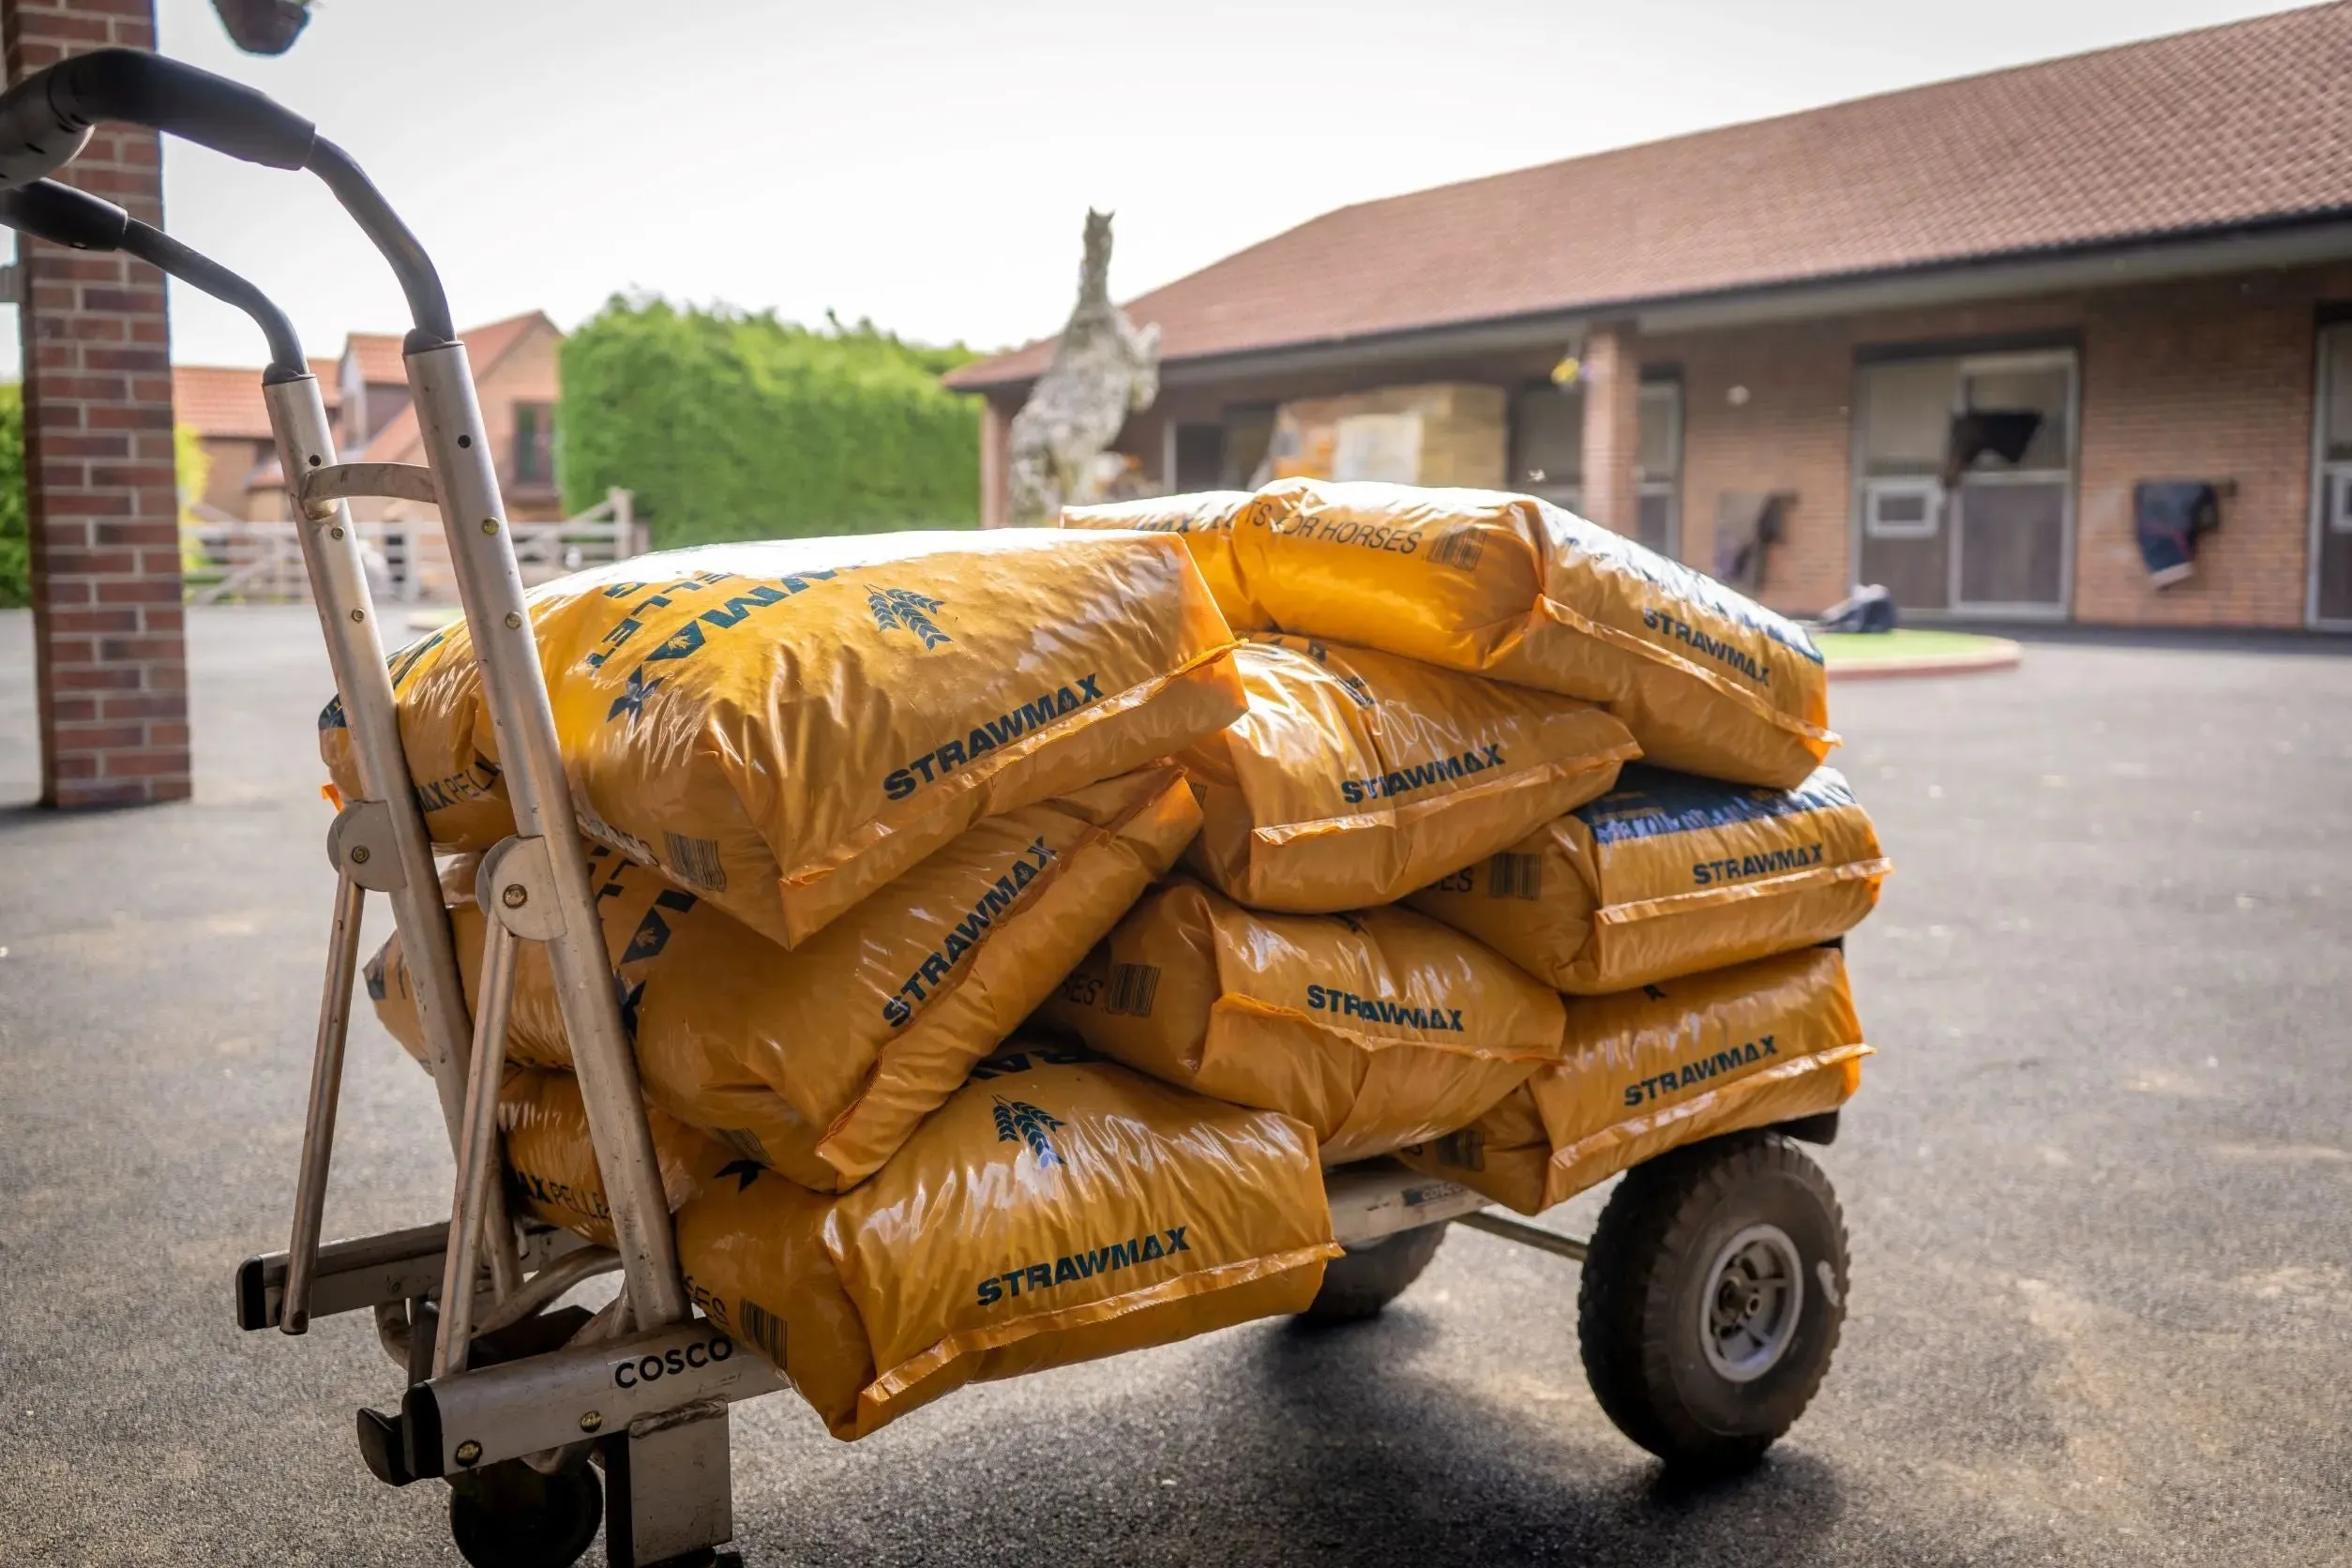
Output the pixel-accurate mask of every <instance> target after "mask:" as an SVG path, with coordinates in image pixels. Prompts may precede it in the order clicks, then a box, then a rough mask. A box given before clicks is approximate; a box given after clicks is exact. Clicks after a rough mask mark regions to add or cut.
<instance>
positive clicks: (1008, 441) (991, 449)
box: [980, 398, 1013, 528]
mask: <svg viewBox="0 0 2352 1568" xmlns="http://www.w3.org/2000/svg"><path fill="white" fill-rule="evenodd" d="M1012 437H1013V416H1012V415H1009V414H1003V413H1000V412H999V411H998V409H997V406H996V401H995V400H994V399H988V398H984V399H982V400H981V402H980V526H981V527H983V528H1002V527H1003V526H1004V521H1005V514H1006V513H1007V511H1008V510H1009V509H1010V508H1011V506H1012V478H1011V471H1010V467H1009V459H1010V458H1011V456H1012Z"/></svg>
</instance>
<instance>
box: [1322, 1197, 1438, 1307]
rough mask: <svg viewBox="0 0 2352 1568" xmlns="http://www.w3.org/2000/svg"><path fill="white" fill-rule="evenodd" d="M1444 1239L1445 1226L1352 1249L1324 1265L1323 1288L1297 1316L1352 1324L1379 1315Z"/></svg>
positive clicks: (1400, 1233)
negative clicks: (1381, 1309)
mask: <svg viewBox="0 0 2352 1568" xmlns="http://www.w3.org/2000/svg"><path fill="white" fill-rule="evenodd" d="M1444 1240H1445V1222H1444V1221H1442V1220H1440V1222H1438V1223H1437V1224H1435V1225H1425V1226H1421V1227H1419V1228H1417V1229H1411V1230H1400V1231H1398V1232H1397V1233H1396V1234H1395V1235H1394V1236H1386V1237H1383V1238H1381V1239H1380V1241H1377V1242H1370V1243H1367V1244H1364V1245H1363V1246H1351V1247H1349V1249H1348V1250H1347V1252H1346V1253H1345V1254H1344V1255H1343V1256H1341V1257H1338V1258H1334V1259H1332V1260H1331V1261H1330V1262H1329V1263H1326V1264H1325V1265H1323V1286H1322V1289H1319V1290H1318V1291H1316V1292H1315V1299H1314V1300H1313V1301H1312V1302H1310V1303H1308V1304H1307V1307H1306V1310H1305V1311H1304V1312H1302V1313H1300V1314H1299V1316H1300V1317H1301V1318H1303V1319H1305V1320H1306V1321H1308V1322H1310V1323H1354V1322H1361V1321H1362V1320H1364V1319H1366V1318H1372V1317H1376V1316H1378V1315H1379V1313H1380V1308H1382V1307H1384V1306H1386V1305H1387V1304H1389V1303H1391V1302H1393V1301H1395V1299H1396V1298H1397V1297H1398V1296H1401V1295H1403V1294H1404V1293H1405V1288H1406V1287H1407V1286H1409V1285H1410V1284H1411V1283H1412V1282H1413V1281H1414V1280H1416V1279H1419V1278H1420V1277H1421V1273H1422V1271H1423V1270H1424V1269H1426V1268H1427V1267H1428V1266H1429V1259H1432V1258H1435V1257H1436V1256H1437V1255H1438V1244H1439V1243H1440V1242H1442V1241H1444Z"/></svg>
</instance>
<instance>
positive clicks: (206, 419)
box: [172, 365, 269, 441]
mask: <svg viewBox="0 0 2352 1568" xmlns="http://www.w3.org/2000/svg"><path fill="white" fill-rule="evenodd" d="M172 417H173V419H175V420H177V421H178V422H179V423H180V424H183V425H186V426H187V427H188V429H190V430H194V431H195V432H196V433H197V434H198V435H199V436H202V437H204V438H206V439H221V440H239V441H267V440H268V439H269V409H268V408H267V406H266V405H264V403H263V401H262V372H261V368H260V367H259V366H255V367H254V368H252V369H246V368H244V367H242V366H234V365H174V366H173V367H172Z"/></svg>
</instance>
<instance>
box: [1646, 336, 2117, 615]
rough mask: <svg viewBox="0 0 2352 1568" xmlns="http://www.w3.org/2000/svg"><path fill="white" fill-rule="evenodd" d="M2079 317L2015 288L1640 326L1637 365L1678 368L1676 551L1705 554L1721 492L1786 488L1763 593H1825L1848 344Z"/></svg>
mask: <svg viewBox="0 0 2352 1568" xmlns="http://www.w3.org/2000/svg"><path fill="white" fill-rule="evenodd" d="M2081 320H2082V307H2081V304H2080V303H2079V301H2075V300H2072V299H2049V300H2024V301H2013V302H2002V303H1997V304H1991V305H1979V306H1962V307H1952V308H1947V309H1937V310H1914V311H1904V312H1899V313H1894V312H1890V313H1882V314H1878V315H1871V316H1853V317H1845V318H1839V319H1834V320H1830V321H1820V322H1788V323H1781V324H1772V325H1769V326H1755V327H1742V328H1738V329H1734V330H1729V331H1722V332H1708V333H1692V334H1688V335H1683V336H1678V337H1672V338H1646V339H1642V340H1641V342H1640V343H1639V345H1638V353H1639V355H1640V358H1641V361H1642V363H1643V364H1644V365H1645V366H1652V367H1662V366H1667V365H1675V366H1680V367H1681V372H1682V558H1683V559H1684V560H1686V561H1688V562H1690V563H1691V564H1692V565H1696V566H1698V567H1700V568H1701V569H1709V568H1711V565H1712V563H1713V560H1714V553H1715V505H1716V501H1717V499H1718V497H1720V496H1721V495H1723V494H1724V493H1725V492H1726V491H1735V490H1777V491H1782V492H1785V493H1787V494H1790V495H1793V496H1794V497H1795V500H1794V501H1793V502H1791V503H1790V504H1788V506H1787V511H1786V512H1785V514H1784V536H1783V539H1782V542H1781V544H1780V545H1779V546H1777V547H1776V548H1775V549H1774V550H1772V554H1771V555H1770V556H1769V557H1768V560H1767V565H1766V568H1765V576H1764V585H1763V590H1762V594H1761V596H1762V598H1763V599H1764V601H1765V602H1766V603H1767V604H1769V605H1771V606H1772V608H1774V609H1775V610H1782V611H1788V612H1790V613H1792V614H1813V613H1815V612H1817V611H1822V610H1825V609H1827V608H1828V607H1829V606H1831V605H1832V604H1835V603H1836V602H1837V601H1838V600H1839V599H1842V598H1844V597H1845V596H1846V595H1847V592H1848V591H1849V590H1850V588H1851V586H1852V582H1851V572H1852V567H1851V565H1850V562H1851V556H1852V550H1853V521H1852V520H1853V418H1854V411H1853V406H1852V404H1853V396H1854V377H1855V363H1856V360H1855V355H1856V353H1857V351H1859V350H1861V349H1863V348H1866V347H1867V348H1885V347H1895V346H1899V345H1902V344H1906V343H1920V344H1943V343H1960V342H1967V341H1968V340H1969V339H2002V338H2011V337H2017V336H2021V335H2032V334H2037V333H2043V332H2050V333H2064V332H2070V331H2073V330H2074V329H2075V328H2076V327H2077V326H2078V324H2080V322H2081ZM1734 388H1741V389H1743V390H1744V393H1745V396H1744V399H1743V400H1738V401H1735V400H1734V391H1733V389H1734Z"/></svg>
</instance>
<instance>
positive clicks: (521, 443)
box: [514, 403, 555, 485]
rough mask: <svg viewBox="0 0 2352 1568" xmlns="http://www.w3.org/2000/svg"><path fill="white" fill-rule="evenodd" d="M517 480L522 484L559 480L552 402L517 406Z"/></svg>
mask: <svg viewBox="0 0 2352 1568" xmlns="http://www.w3.org/2000/svg"><path fill="white" fill-rule="evenodd" d="M514 467H515V479H514V482H515V483H516V484H518V485H550V484H553V483H554V482H555V409H554V407H553V405H552V404H549V403H517V404H516V405H515V464H514Z"/></svg>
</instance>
